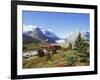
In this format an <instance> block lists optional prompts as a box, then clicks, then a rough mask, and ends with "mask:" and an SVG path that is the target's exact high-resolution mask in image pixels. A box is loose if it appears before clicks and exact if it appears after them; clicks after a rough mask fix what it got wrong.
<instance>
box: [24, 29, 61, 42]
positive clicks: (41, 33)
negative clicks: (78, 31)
mask: <svg viewBox="0 0 100 80" xmlns="http://www.w3.org/2000/svg"><path fill="white" fill-rule="evenodd" d="M26 36H27V37H26ZM28 37H29V39H28ZM30 39H31V40H32V39H36V40H38V42H43V41H46V42H50V43H55V41H56V40H59V39H60V38H59V37H57V36H56V35H55V33H53V32H51V31H49V30H46V29H45V30H42V29H41V28H39V27H37V28H34V29H33V30H32V31H27V32H23V42H26V43H27V42H30V41H31V40H30ZM33 42H35V41H34V40H33Z"/></svg>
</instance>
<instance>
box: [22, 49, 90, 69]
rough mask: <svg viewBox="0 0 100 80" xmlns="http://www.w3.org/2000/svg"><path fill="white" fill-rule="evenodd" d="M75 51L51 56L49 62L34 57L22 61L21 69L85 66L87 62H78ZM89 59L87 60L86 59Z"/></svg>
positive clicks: (45, 59) (43, 58)
mask: <svg viewBox="0 0 100 80" xmlns="http://www.w3.org/2000/svg"><path fill="white" fill-rule="evenodd" d="M78 54H79V53H77V52H76V51H75V50H67V51H62V52H60V53H58V54H54V55H52V59H51V60H47V58H46V57H45V56H44V57H38V56H34V57H33V58H31V59H29V60H23V68H44V67H67V66H83V65H84V66H86V65H89V62H80V61H79V60H80V59H81V58H80V57H79V56H78ZM88 59H89V58H88Z"/></svg>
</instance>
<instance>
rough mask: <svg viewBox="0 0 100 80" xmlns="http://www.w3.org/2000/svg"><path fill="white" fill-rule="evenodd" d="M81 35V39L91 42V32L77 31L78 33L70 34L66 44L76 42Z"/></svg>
mask: <svg viewBox="0 0 100 80" xmlns="http://www.w3.org/2000/svg"><path fill="white" fill-rule="evenodd" d="M79 33H81V37H82V38H83V39H84V40H87V41H89V40H90V32H89V31H76V32H72V33H71V34H69V36H68V37H67V38H66V39H65V42H75V40H76V39H77V37H78V35H79Z"/></svg>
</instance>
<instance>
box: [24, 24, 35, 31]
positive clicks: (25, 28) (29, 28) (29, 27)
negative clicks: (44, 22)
mask: <svg viewBox="0 0 100 80" xmlns="http://www.w3.org/2000/svg"><path fill="white" fill-rule="evenodd" d="M36 27H37V26H33V25H23V31H24V32H25V31H31V30H32V29H34V28H36Z"/></svg>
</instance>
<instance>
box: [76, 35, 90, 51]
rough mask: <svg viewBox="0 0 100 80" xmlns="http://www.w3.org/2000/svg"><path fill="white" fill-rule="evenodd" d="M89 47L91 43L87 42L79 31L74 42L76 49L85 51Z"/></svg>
mask: <svg viewBox="0 0 100 80" xmlns="http://www.w3.org/2000/svg"><path fill="white" fill-rule="evenodd" d="M88 48H89V44H88V43H86V42H85V40H84V39H82V37H81V33H79V35H78V37H77V39H76V41H75V44H74V49H75V50H77V51H78V52H83V53H85V52H86V51H87V49H88Z"/></svg>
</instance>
